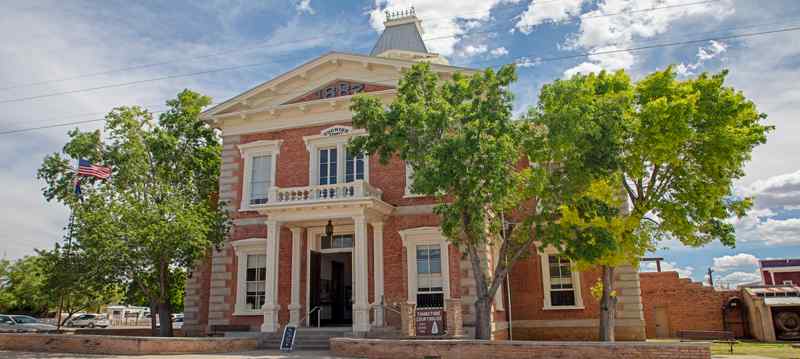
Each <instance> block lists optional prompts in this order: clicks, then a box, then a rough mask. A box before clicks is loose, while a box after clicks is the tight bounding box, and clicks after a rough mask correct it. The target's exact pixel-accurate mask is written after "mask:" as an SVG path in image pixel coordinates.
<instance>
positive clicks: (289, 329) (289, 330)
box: [281, 325, 297, 352]
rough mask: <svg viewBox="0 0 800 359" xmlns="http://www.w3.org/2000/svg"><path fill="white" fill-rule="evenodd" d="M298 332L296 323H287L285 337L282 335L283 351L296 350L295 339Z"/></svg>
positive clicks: (284, 330)
mask: <svg viewBox="0 0 800 359" xmlns="http://www.w3.org/2000/svg"><path fill="white" fill-rule="evenodd" d="M295 334H297V327H296V326H294V325H287V326H286V327H284V328H283V337H281V351H282V352H290V351H293V350H294V339H295Z"/></svg>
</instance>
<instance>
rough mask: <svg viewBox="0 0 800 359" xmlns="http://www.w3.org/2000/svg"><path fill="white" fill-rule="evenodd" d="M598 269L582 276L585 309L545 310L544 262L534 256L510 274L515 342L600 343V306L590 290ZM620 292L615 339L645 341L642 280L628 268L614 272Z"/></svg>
mask: <svg viewBox="0 0 800 359" xmlns="http://www.w3.org/2000/svg"><path fill="white" fill-rule="evenodd" d="M600 275H601V271H600V269H599V268H592V269H588V270H584V271H582V272H581V273H580V288H581V297H582V300H583V309H556V310H554V309H548V310H546V309H544V288H543V281H542V263H541V259H540V257H539V255H538V254H535V253H534V254H531V255H530V256H528V257H527V258H525V259H522V260H520V261H519V262H517V263H516V264H515V265H514V268H513V270H512V271H511V276H510V282H511V309H512V310H511V313H512V322H511V325H512V331H513V339H514V340H597V339H598V337H599V318H600V303H599V301H598V300H597V299H595V298H594V297H592V295H591V287H592V286H593V285H594V284H595V283H596V282H597V280H598V279H599V278H600ZM615 277H616V280H615V285H616V290H617V291H618V295H619V297H618V298H619V301H618V304H617V308H616V309H617V313H616V314H617V320H616V329H615V334H616V339H617V340H644V339H645V333H644V317H643V314H642V305H641V298H640V288H639V277H638V275H637V273H636V272H635V271H634V270H633V269H632V268H631V267H629V266H627V267H620V268H617V269H616V270H615Z"/></svg>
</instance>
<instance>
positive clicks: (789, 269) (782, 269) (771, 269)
mask: <svg viewBox="0 0 800 359" xmlns="http://www.w3.org/2000/svg"><path fill="white" fill-rule="evenodd" d="M761 269H762V270H765V271H769V272H775V273H784V272H800V266H786V267H766V268H764V267H762V268H761Z"/></svg>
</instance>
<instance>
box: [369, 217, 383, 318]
mask: <svg viewBox="0 0 800 359" xmlns="http://www.w3.org/2000/svg"><path fill="white" fill-rule="evenodd" d="M371 224H372V250H373V254H372V258H373V270H372V279H373V280H374V282H375V303H373V306H374V308H375V323H374V324H375V326H376V327H382V326H383V306H382V305H381V304H383V305H385V304H386V303H385V302H383V303H382V297H383V222H374V223H371Z"/></svg>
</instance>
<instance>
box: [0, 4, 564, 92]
mask: <svg viewBox="0 0 800 359" xmlns="http://www.w3.org/2000/svg"><path fill="white" fill-rule="evenodd" d="M559 1H563V0H549V1H541V2H540V3H551V2H559ZM519 6H520V4H509V5H508V6H495V7H493V8H491V9H489V10H488V11H474V12H467V13H462V14H461V15H459V16H455V17H450V16H440V17H434V18H426V19H420V20H421V21H427V22H429V23H434V24H435V23H437V22H433V21H431V20H439V19H455V18H463V17H464V15H468V14H477V13H483V12H491V11H492V10H498V9H499V10H504V9H511V8H514V7H519ZM350 33H351V32H350V31H341V32H334V33H328V34H326V35H324V36H311V37H305V38H300V39H295V40H290V41H281V42H273V41H265V42H259V43H256V44H252V45H247V46H242V47H231V48H228V49H225V50H221V51H218V52H212V53H208V54H204V55H198V56H190V57H182V58H175V59H171V60H166V61H159V62H151V63H146V64H139V65H133V66H126V67H120V68H114V69H109V70H103V71H98V72H90V73H85V74H79V75H75V76H69V77H62V78H57V79H49V80H42V81H34V82H28V83H21V84H17V85H12V86H6V87H0V91H7V90H13V89H20V88H26V87H34V86H39V85H45V84H50V83H59V82H66V81H72V80H78V79H83V78H90V77H98V76H103V75H109V74H112V73H117V72H124V71H132V70H141V69H146V68H152V67H159V66H164V65H169V64H174V63H177V62H183V61H194V60H200V59H207V58H213V57H219V56H225V55H230V54H233V53H238V52H247V51H250V50H257V49H262V48H265V47H268V46H283V45H296V44H300V43H307V42H312V41H318V40H327V39H330V37H331V36H336V35H347V34H350Z"/></svg>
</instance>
